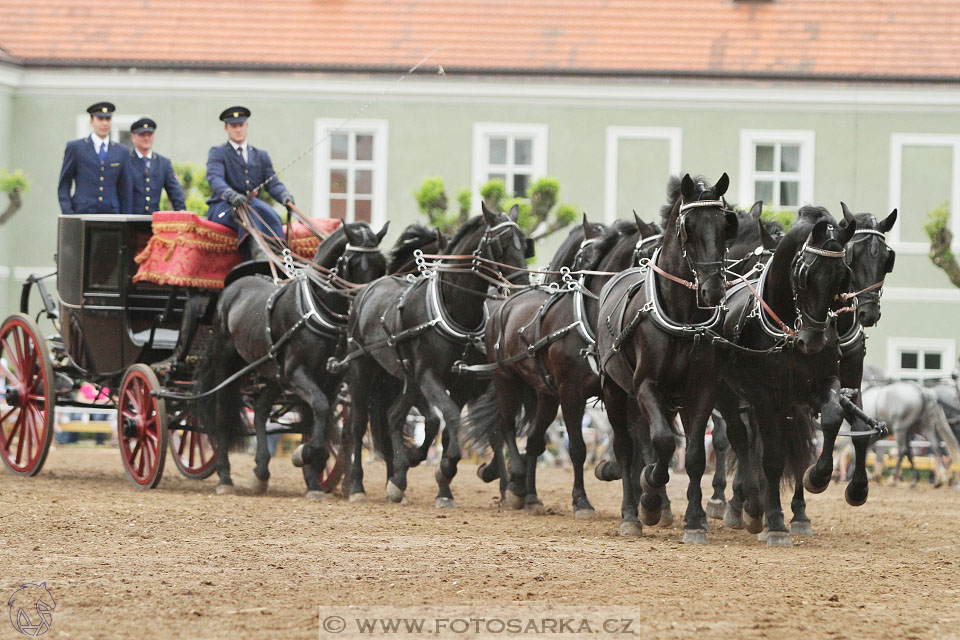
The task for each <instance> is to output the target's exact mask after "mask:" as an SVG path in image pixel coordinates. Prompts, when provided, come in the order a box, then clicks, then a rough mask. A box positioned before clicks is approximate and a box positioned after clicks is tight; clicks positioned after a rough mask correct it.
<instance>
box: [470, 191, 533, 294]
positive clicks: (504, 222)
mask: <svg viewBox="0 0 960 640" xmlns="http://www.w3.org/2000/svg"><path fill="white" fill-rule="evenodd" d="M481 209H482V210H483V221H484V223H485V228H483V229H482V235H481V236H480V238H479V239H478V244H477V248H476V251H477V254H478V255H479V257H481V258H486V259H487V260H490V261H491V262H493V263H495V264H493V265H491V267H492V268H493V269H494V270H496V271H499V272H500V274H501V275H502V276H503V277H504V278H506V279H507V280H508V281H510V282H511V283H515V284H516V283H526V282H527V281H528V280H529V278H528V275H527V260H526V259H527V258H528V257H529V258H532V257H533V255H534V251H535V248H534V245H533V240H532V239H531V238H528V237H527V236H526V235H525V234H524V233H523V230H522V229H520V226H519V225H518V224H517V219H518V218H519V217H520V208H519V207H518V206H517V205H513V207H511V208H510V212H509V213H494V212H492V211H490V210H489V209H487V205H486V204H482V203H481Z"/></svg>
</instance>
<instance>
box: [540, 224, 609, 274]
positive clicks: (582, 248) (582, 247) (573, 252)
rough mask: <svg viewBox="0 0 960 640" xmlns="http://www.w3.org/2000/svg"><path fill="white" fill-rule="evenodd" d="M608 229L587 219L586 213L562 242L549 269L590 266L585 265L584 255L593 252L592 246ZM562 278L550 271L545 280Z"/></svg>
mask: <svg viewBox="0 0 960 640" xmlns="http://www.w3.org/2000/svg"><path fill="white" fill-rule="evenodd" d="M606 230H607V227H606V226H605V225H603V224H600V223H599V222H590V221H589V220H588V219H587V214H586V213H584V214H583V222H581V223H580V224H578V225H575V226H574V227H573V228H572V229H570V233H568V234H567V237H566V238H565V239H564V241H563V242H562V243H560V247H559V248H558V249H557V252H556V253H555V254H554V255H553V258H552V259H551V260H550V265H549V267H548V268H547V270H548V271H552V272H556V271H560V270H561V269H562V268H563V267H568V268H570V269H571V270H574V271H576V270H578V269H586V268H589V267H584V266H583V265H584V263H585V262H584V260H585V258H584V255H585V253H587V252H591V253H592V251H591V247H592V246H593V245H594V244H596V242H597V241H598V240H600V238H601V237H602V236H603V234H604V233H605V232H606ZM560 280H561V277H560V276H559V275H556V274H554V273H548V274H547V276H546V278H545V279H544V282H559V281H560Z"/></svg>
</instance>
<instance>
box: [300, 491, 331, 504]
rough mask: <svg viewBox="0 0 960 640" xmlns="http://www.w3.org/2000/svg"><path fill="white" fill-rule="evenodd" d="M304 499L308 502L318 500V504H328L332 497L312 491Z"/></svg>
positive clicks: (304, 495) (321, 492)
mask: <svg viewBox="0 0 960 640" xmlns="http://www.w3.org/2000/svg"><path fill="white" fill-rule="evenodd" d="M303 497H305V498H306V499H307V500H316V501H317V502H326V501H327V499H328V498H329V497H330V494H329V493H325V492H323V491H315V490H311V491H307V492H306V493H305V494H303Z"/></svg>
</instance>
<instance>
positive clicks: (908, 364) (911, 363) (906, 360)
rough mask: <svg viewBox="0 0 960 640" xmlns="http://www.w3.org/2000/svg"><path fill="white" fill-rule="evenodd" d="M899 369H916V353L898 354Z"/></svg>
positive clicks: (903, 352) (902, 352)
mask: <svg viewBox="0 0 960 640" xmlns="http://www.w3.org/2000/svg"><path fill="white" fill-rule="evenodd" d="M900 368H901V369H916V368H917V352H916V351H901V352H900Z"/></svg>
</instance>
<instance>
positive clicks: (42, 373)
mask: <svg viewBox="0 0 960 640" xmlns="http://www.w3.org/2000/svg"><path fill="white" fill-rule="evenodd" d="M56 401H57V396H56V391H55V389H54V386H53V363H51V362H50V352H49V351H48V350H47V341H46V340H44V338H43V335H42V334H41V333H40V329H39V328H37V325H36V323H34V322H33V320H31V319H30V318H29V316H26V315H24V314H22V313H17V314H14V315H12V316H10V317H9V318H7V319H6V320H5V321H4V322H3V326H2V327H0V453H2V455H3V462H4V463H5V464H6V465H7V468H8V469H10V471H12V472H13V473H15V474H17V475H20V476H33V475H36V474H37V473H38V472H39V471H40V469H42V468H43V463H44V461H46V459H47V452H48V451H49V450H50V441H51V440H53V419H54V413H55V411H54V407H55V406H56Z"/></svg>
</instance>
